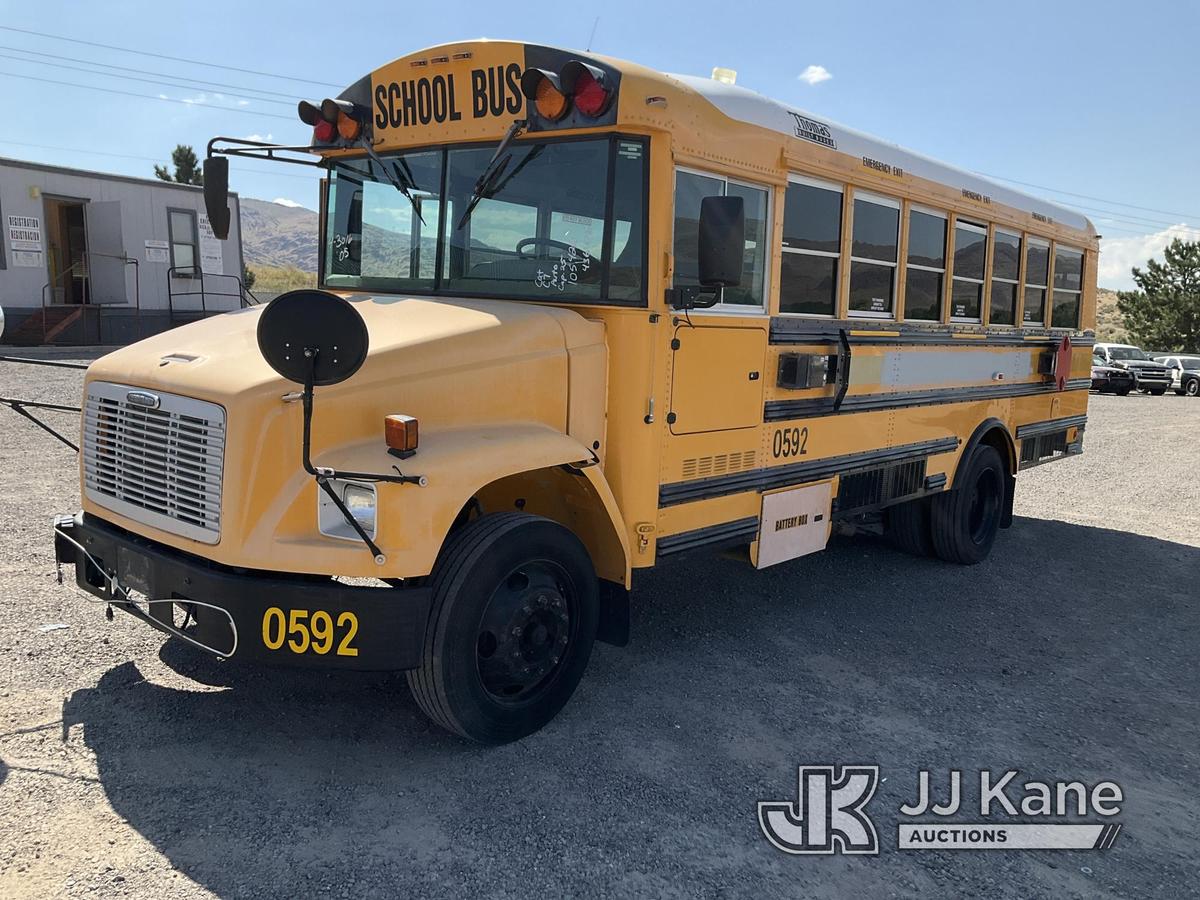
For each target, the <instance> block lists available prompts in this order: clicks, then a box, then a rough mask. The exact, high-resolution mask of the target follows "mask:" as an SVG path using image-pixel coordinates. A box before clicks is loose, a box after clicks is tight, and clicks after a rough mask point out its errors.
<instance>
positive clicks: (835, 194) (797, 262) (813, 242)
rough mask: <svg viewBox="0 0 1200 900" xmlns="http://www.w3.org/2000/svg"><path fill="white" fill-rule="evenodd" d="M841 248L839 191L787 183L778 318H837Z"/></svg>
mask: <svg viewBox="0 0 1200 900" xmlns="http://www.w3.org/2000/svg"><path fill="white" fill-rule="evenodd" d="M841 246H842V189H841V187H839V186H835V185H826V184H815V183H811V182H806V181H805V182H801V181H796V180H793V181H790V182H789V183H788V187H787V193H786V194H785V195H784V209H783V255H782V260H781V263H780V272H781V275H780V284H779V311H780V312H781V313H805V314H808V315H819V316H833V315H835V314H836V312H837V293H838V257H839V255H840V253H841Z"/></svg>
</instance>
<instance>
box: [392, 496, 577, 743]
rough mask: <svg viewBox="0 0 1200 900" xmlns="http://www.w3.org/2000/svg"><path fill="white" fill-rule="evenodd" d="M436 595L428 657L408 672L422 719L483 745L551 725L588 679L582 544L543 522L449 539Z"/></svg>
mask: <svg viewBox="0 0 1200 900" xmlns="http://www.w3.org/2000/svg"><path fill="white" fill-rule="evenodd" d="M431 588H432V590H433V608H432V611H431V612H430V618H429V625H428V627H427V630H426V637H425V653H424V658H423V660H422V662H421V666H420V668H418V669H414V670H413V671H411V672H409V673H408V685H409V687H410V688H411V690H412V693H413V697H414V698H415V699H416V701H417V704H418V705H419V706H420V707H421V709H422V710H423V711H424V712H425V714H426V715H427V716H429V718H431V719H432V720H433V721H435V722H437V723H438V724H439V725H441V726H442V727H443V728H446V729H447V730H449V731H452V732H455V733H456V734H460V735H462V736H463V737H465V738H469V739H471V740H473V741H478V742H480V743H485V744H502V743H506V742H508V741H514V740H517V739H519V738H522V737H525V736H526V735H528V734H531V733H533V732H534V731H537V730H538V729H539V728H541V727H542V726H543V725H545V724H546V723H547V722H549V721H550V720H551V719H552V718H554V716H555V715H556V714H557V713H558V711H559V710H560V709H562V707H563V706H564V705H565V704H566V702H567V700H568V699H570V697H571V694H572V693H574V691H575V688H576V686H577V685H578V684H579V681H580V679H581V678H582V677H583V671H584V669H585V668H586V667H587V663H588V657H589V656H590V655H591V651H592V643H593V641H594V640H595V636H596V625H597V621H598V618H599V600H598V582H597V579H596V573H595V570H594V569H593V568H592V562H591V559H590V558H589V557H588V554H587V550H586V549H584V547H583V544H581V543H580V542H579V539H578V538H577V537H575V535H574V534H572V533H571V532H570V531H568V530H567V529H565V528H563V527H562V526H561V525H559V524H557V523H555V522H552V521H550V520H549V519H544V518H541V517H540V516H531V515H527V514H525V513H498V514H494V515H487V516H483V517H482V518H479V519H476V520H475V521H474V522H471V523H470V524H469V525H466V526H465V527H463V528H462V529H461V530H460V531H458V532H457V533H456V534H454V536H453V537H452V538H451V539H450V540H449V542H448V543H447V545H446V547H445V548H444V549H443V551H442V553H441V555H440V557H439V558H438V562H437V565H436V567H435V569H434V573H433V576H432V578H431Z"/></svg>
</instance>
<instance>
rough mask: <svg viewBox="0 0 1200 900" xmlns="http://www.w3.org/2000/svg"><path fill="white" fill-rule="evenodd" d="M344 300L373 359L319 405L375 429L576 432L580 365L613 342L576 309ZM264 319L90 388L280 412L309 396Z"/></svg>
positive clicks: (170, 346)
mask: <svg viewBox="0 0 1200 900" xmlns="http://www.w3.org/2000/svg"><path fill="white" fill-rule="evenodd" d="M343 296H345V297H346V299H347V300H349V301H350V302H351V303H352V304H353V306H354V308H355V309H356V310H357V311H358V312H359V313H360V314H361V315H362V317H363V319H364V321H365V322H366V324H367V330H368V333H369V335H370V350H369V353H368V356H367V360H366V362H365V363H364V364H363V366H362V368H361V369H359V370H358V372H357V373H355V374H354V375H353V376H352V377H351V378H350V379H349V380H348V381H346V382H344V383H342V384H339V385H334V386H330V387H322V388H318V389H317V397H318V403H320V404H321V406H322V407H325V408H328V406H329V405H330V404H331V401H333V400H334V399H335V398H338V399H341V398H346V399H347V400H348V402H351V403H352V404H353V406H354V408H355V409H358V410H361V411H362V412H363V414H364V415H366V414H369V415H370V416H371V419H372V428H375V429H377V428H378V427H379V426H378V416H379V415H380V414H386V413H388V412H403V413H406V414H410V415H418V416H419V417H420V418H422V424H423V425H425V424H439V423H445V424H452V423H456V422H461V421H466V422H470V423H472V424H478V423H480V422H482V421H487V420H489V419H494V418H496V417H497V416H499V417H501V418H511V417H513V416H516V417H517V418H520V419H523V420H526V421H528V420H536V421H543V422H545V423H546V424H549V425H553V426H555V427H557V428H560V429H562V430H566V403H567V378H568V368H569V364H568V357H569V355H570V354H571V353H572V351H576V350H583V349H584V348H589V347H591V348H595V347H596V346H597V345H600V346H603V341H604V334H603V326H602V325H601V324H600V323H599V322H592V321H588V320H586V319H584V318H583V317H582V316H580V315H579V314H578V313H576V312H574V311H572V310H569V309H562V308H557V307H550V306H539V305H536V304H532V303H518V302H512V301H501V300H465V299H448V298H438V299H433V298H418V297H396V296H388V295H370V294H345V295H343ZM261 312H262V308H261V307H257V308H255V307H252V308H249V309H243V310H238V311H235V312H231V313H227V314H225V315H221V316H214V317H212V318H208V319H204V320H201V321H198V322H194V323H192V324H189V325H186V326H183V327H180V328H176V329H173V330H171V331H168V332H164V333H162V334H159V335H155V336H153V337H150V338H147V339H145V340H143V341H139V342H138V343H136V344H132V345H130V346H128V347H125V348H122V349H120V350H117V351H116V352H114V353H111V354H109V355H107V356H104V357H102V358H101V359H99V360H97V361H96V362H95V363H93V364H92V366H91V367H90V368H89V370H88V380H89V381H91V380H102V381H110V382H116V383H119V384H128V385H133V386H136V387H140V388H147V389H150V390H162V391H167V392H170V393H177V394H182V395H185V396H188V397H195V398H197V399H201V400H209V401H211V402H214V403H219V404H221V405H222V406H225V407H227V412H228V413H229V416H230V420H231V422H232V421H233V420H234V419H235V411H234V410H233V409H230V408H229V407H230V406H238V405H240V404H241V403H243V402H250V403H253V398H256V397H263V398H267V397H269V398H270V399H271V400H273V401H275V402H277V401H278V400H279V397H280V396H281V394H283V393H286V392H288V391H291V390H294V389H295V388H296V387H297V386H296V385H293V384H291V383H290V382H288V381H285V380H284V379H283V378H281V377H280V376H279V375H277V374H276V373H275V372H274V371H273V370H272V369H271V368H270V367H269V366H268V365H267V363H266V361H265V360H264V359H263V357H262V355H261V354H260V353H259V350H258V341H257V334H256V329H257V326H258V321H259V316H260V314H261ZM601 378H603V375H601ZM327 398H328V399H327ZM349 398H352V399H349ZM322 401H323V402H322ZM484 401H486V402H484ZM518 407H520V408H518Z"/></svg>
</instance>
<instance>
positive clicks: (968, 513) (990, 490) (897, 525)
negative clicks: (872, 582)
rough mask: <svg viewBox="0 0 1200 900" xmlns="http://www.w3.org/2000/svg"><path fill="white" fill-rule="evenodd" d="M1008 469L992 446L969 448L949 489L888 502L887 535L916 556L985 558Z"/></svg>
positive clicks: (966, 561) (962, 561)
mask: <svg viewBox="0 0 1200 900" xmlns="http://www.w3.org/2000/svg"><path fill="white" fill-rule="evenodd" d="M1006 478H1007V472H1006V470H1005V466H1004V460H1003V459H1002V458H1001V456H1000V453H999V452H998V451H997V450H996V448H994V447H989V446H987V445H980V446H978V447H976V448H975V450H974V451H973V452H972V453H971V457H970V459H969V460H968V461H967V463H966V466H965V468H964V469H963V471H962V473H961V474H960V475H959V476H958V477H957V478H956V479H955V483H954V489H953V490H950V491H946V492H945V493H942V494H937V495H935V496H933V497H921V498H919V499H917V500H909V501H908V502H906V503H901V504H898V505H896V506H893V507H890V508H889V509H888V511H887V532H886V533H887V535H888V537H889V539H890V540H891V541H892V543H893V544H895V545H896V546H897V547H898V548H899V549H901V550H904V551H905V552H908V553H912V554H913V555H915V556H936V557H938V558H939V559H942V560H945V561H946V562H952V563H958V564H959V565H964V566H972V565H975V564H976V563H980V562H983V560H985V559H987V556H988V554H989V553H990V552H991V550H992V544H993V543H995V540H996V534H997V532H998V531H999V530H1000V521H1001V518H1002V517H1003V514H1004V491H1005V481H1006Z"/></svg>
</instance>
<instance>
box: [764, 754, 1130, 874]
mask: <svg viewBox="0 0 1200 900" xmlns="http://www.w3.org/2000/svg"><path fill="white" fill-rule="evenodd" d="M797 774H798V791H797V797H796V800H795V801H792V800H783V801H778V800H764V801H761V802H760V803H759V804H758V824H759V827H760V828H761V829H762V832H763V835H765V836H766V838H767V840H768V841H770V842H771V844H772V845H773V846H775V847H776V848H778V849H779V850H782V851H783V852H784V853H791V854H797V855H799V854H811V853H822V854H830V853H848V854H877V853H878V852H879V838H878V834H877V832H876V830H875V823H874V822H873V821H872V820H871V818H870V816H869V815H868V814H867V812H866V806H867V804H868V803H869V802H870V801H871V798H872V797H874V796H875V789H876V788H877V787H878V786H879V781H880V778H879V767H878V766H841V767H837V766H800V767H799V770H798V772H797ZM1017 776H1018V772H1017V771H1016V770H1008V771H1005V772H1003V773H1000V774H994V773H992V772H990V771H988V770H986V769H985V770H983V771H981V772H980V773H979V778H978V786H979V791H978V809H979V816H980V818H981V819H983V820H984V821H969V822H963V821H959V820H958V819H957V818H955V819H950V817H952V816H957V815H958V814H959V813H961V812H963V811H964V809H965V808H966V807H965V806H964V795H965V791H964V783H963V773H962V772H961V771H959V770H957V769H953V770H951V771H950V773H949V777H948V780H947V792H946V795H945V797H944V799H939V798H936V797H934V794H933V789H932V787H931V781H930V773H929V772H928V771H927V770H924V769H923V770H921V771H920V772H919V773H918V777H917V790H918V794H917V798H916V800H914V801H913V802H912V803H905V804H903V805H902V806H901V807H900V809H899V814H900V822H899V824H898V826H897V841H896V846H897V848H898V849H900V850H925V849H937V850H1087V849H1093V850H1106V849H1108V848H1109V847H1111V846H1112V845H1113V843H1114V842H1115V841H1116V839H1117V835H1118V834H1119V833H1120V831H1121V825H1120V824H1119V823H1116V822H1111V821H1099V822H1097V821H1079V820H1080V819H1087V818H1091V817H1093V816H1098V817H1101V818H1102V819H1109V818H1111V817H1112V816H1115V815H1117V814H1118V813H1120V811H1121V809H1120V805H1119V804H1120V803H1122V802H1123V800H1124V794H1123V793H1122V791H1121V788H1120V786H1119V785H1118V784H1116V783H1115V782H1112V781H1101V782H1098V783H1097V784H1095V785H1091V786H1088V785H1086V784H1084V783H1083V782H1081V781H1056V782H1052V783H1050V782H1044V781H1027V782H1024V783H1022V784H1019V785H1018V784H1017ZM1016 816H1020V817H1022V818H1023V819H1026V820H1033V821H1021V822H1013V821H1010V820H1008V818H1007V817H1016ZM1068 817H1071V818H1070V820H1068V821H1063V820H1064V819H1068ZM914 820H915V821H914Z"/></svg>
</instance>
